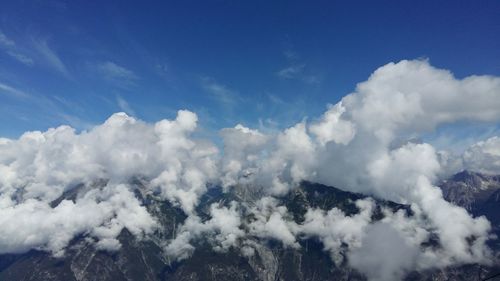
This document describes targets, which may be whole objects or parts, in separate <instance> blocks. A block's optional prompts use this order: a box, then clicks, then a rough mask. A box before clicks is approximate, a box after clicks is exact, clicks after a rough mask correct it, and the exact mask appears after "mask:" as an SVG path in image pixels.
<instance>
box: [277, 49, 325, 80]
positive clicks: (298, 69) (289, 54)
mask: <svg viewBox="0 0 500 281" xmlns="http://www.w3.org/2000/svg"><path fill="white" fill-rule="evenodd" d="M283 55H284V56H285V58H286V60H287V62H288V65H287V66H285V67H283V68H282V69H280V70H278V71H277V72H276V76H278V77H279V78H280V79H285V80H299V81H302V82H304V83H308V84H318V83H320V82H321V79H320V77H319V76H318V75H315V74H312V73H311V72H310V71H308V69H307V68H306V63H304V62H302V61H301V60H300V56H299V55H298V54H297V53H296V52H294V51H292V50H286V51H284V52H283Z"/></svg>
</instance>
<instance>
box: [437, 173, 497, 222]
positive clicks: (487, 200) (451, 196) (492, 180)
mask: <svg viewBox="0 0 500 281" xmlns="http://www.w3.org/2000/svg"><path fill="white" fill-rule="evenodd" d="M440 186H441V189H442V191H443V196H444V198H445V199H446V200H447V201H449V202H452V203H454V204H456V205H458V206H461V207H464V208H465V209H467V211H469V212H471V213H472V214H474V215H476V216H482V215H484V216H486V217H487V218H488V220H489V221H490V222H491V223H492V226H493V227H494V228H495V229H497V230H498V229H499V228H500V175H497V176H489V175H483V174H479V173H474V172H469V171H463V172H460V173H458V174H456V175H454V176H453V177H451V178H450V179H448V180H446V181H443V182H442V183H441V184H440Z"/></svg>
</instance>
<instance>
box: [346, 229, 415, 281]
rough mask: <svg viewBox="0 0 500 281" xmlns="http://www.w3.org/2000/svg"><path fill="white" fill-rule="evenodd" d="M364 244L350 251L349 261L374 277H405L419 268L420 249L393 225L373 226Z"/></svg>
mask: <svg viewBox="0 0 500 281" xmlns="http://www.w3.org/2000/svg"><path fill="white" fill-rule="evenodd" d="M361 244H362V247H359V248H355V249H354V250H352V251H351V252H350V253H349V263H350V264H351V265H352V266H353V267H354V268H356V269H357V270H359V271H360V272H362V273H364V274H365V275H367V276H369V277H370V280H373V281H377V280H380V281H382V280H401V279H402V278H403V277H404V274H405V273H406V271H409V270H411V269H413V268H414V267H415V262H416V261H415V257H416V256H417V254H418V252H419V250H418V248H416V247H413V246H412V245H409V244H408V243H407V242H406V241H405V239H404V238H403V237H402V236H401V235H400V233H399V232H398V231H397V230H395V229H394V228H393V227H392V226H391V225H389V224H386V223H376V224H372V225H369V226H368V227H367V228H366V233H365V235H364V237H363V240H362V241H361Z"/></svg>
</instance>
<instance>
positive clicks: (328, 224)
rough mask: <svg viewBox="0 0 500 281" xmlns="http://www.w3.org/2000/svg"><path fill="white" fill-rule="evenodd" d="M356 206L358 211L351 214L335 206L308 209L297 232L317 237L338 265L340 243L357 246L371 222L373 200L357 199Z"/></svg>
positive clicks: (340, 253)
mask: <svg viewBox="0 0 500 281" xmlns="http://www.w3.org/2000/svg"><path fill="white" fill-rule="evenodd" d="M356 206H357V207H358V208H359V210H360V211H359V213H358V214H356V215H353V216H346V215H345V214H344V212H342V211H341V210H339V209H337V208H333V209H331V210H329V211H327V212H325V211H323V210H321V209H309V210H308V211H307V213H306V215H305V221H304V223H303V224H302V225H301V226H300V231H299V232H300V233H301V234H303V235H305V236H306V237H318V238H319V240H320V241H321V242H322V243H323V246H324V249H325V250H326V251H329V252H330V255H331V257H332V259H333V261H334V262H335V263H337V265H340V264H341V263H342V261H343V255H342V254H343V250H342V249H341V247H342V244H346V245H348V246H349V247H354V248H355V247H358V246H359V245H360V244H361V239H362V237H363V233H364V232H365V228H366V227H367V226H368V224H369V223H370V222H371V216H372V212H373V207H374V204H373V201H371V200H358V201H356Z"/></svg>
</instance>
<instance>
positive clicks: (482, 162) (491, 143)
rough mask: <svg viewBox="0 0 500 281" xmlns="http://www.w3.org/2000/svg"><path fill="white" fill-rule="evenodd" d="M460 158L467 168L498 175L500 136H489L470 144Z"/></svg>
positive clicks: (499, 170) (499, 166)
mask: <svg viewBox="0 0 500 281" xmlns="http://www.w3.org/2000/svg"><path fill="white" fill-rule="evenodd" d="M462 159H463V165H464V168H465V169H467V170H470V171H475V172H480V173H484V174H491V175H500V137H491V138H489V139H487V140H485V141H480V142H478V143H476V144H474V145H472V146H471V147H469V148H468V149H467V150H466V151H465V152H464V154H463V156H462Z"/></svg>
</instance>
